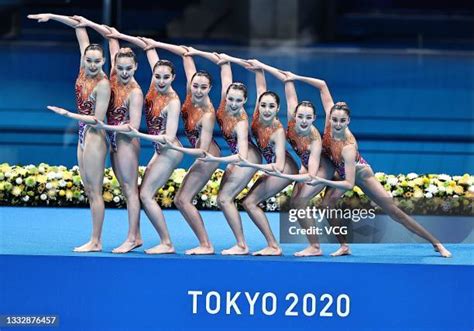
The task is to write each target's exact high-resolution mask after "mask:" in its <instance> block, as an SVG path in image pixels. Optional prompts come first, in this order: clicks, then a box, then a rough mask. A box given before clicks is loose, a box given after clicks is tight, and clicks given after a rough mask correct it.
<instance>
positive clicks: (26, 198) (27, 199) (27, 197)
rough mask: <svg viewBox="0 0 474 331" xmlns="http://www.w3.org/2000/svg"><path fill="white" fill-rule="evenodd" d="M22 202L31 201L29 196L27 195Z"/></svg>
mask: <svg viewBox="0 0 474 331" xmlns="http://www.w3.org/2000/svg"><path fill="white" fill-rule="evenodd" d="M21 200H23V201H25V202H28V201H29V200H30V197H29V196H28V195H25V196H24V197H23V198H22V199H21Z"/></svg>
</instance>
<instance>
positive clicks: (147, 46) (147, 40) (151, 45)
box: [137, 37, 156, 51]
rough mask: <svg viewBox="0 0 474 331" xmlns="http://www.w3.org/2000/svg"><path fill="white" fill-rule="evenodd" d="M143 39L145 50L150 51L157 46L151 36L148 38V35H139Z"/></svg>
mask: <svg viewBox="0 0 474 331" xmlns="http://www.w3.org/2000/svg"><path fill="white" fill-rule="evenodd" d="M137 38H138V39H140V40H141V41H143V42H144V43H145V47H143V50H144V51H149V50H150V49H153V48H156V47H155V45H154V43H155V41H154V40H153V39H151V38H146V37H137Z"/></svg>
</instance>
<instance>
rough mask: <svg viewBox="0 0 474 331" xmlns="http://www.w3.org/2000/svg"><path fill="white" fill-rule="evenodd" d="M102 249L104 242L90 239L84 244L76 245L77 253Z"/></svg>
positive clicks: (75, 250)
mask: <svg viewBox="0 0 474 331" xmlns="http://www.w3.org/2000/svg"><path fill="white" fill-rule="evenodd" d="M100 251H102V244H101V243H100V242H93V241H88V242H87V243H85V244H84V245H82V246H79V247H74V252H76V253H87V252H100Z"/></svg>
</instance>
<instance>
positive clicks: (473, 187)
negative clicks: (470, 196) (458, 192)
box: [467, 185, 474, 193]
mask: <svg viewBox="0 0 474 331" xmlns="http://www.w3.org/2000/svg"><path fill="white" fill-rule="evenodd" d="M467 190H468V191H469V192H471V193H474V185H471V186H469V188H468V189H467Z"/></svg>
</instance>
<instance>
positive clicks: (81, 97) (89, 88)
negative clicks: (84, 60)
mask: <svg viewBox="0 0 474 331" xmlns="http://www.w3.org/2000/svg"><path fill="white" fill-rule="evenodd" d="M104 78H105V79H107V76H106V75H104V74H99V75H97V76H96V77H88V76H87V75H86V73H85V71H84V69H83V68H81V70H80V71H79V75H78V76H77V79H76V85H75V92H76V105H77V112H78V113H79V114H81V115H91V116H93V115H95V105H96V100H95V97H94V95H93V93H92V92H93V91H94V88H95V87H96V86H97V84H98V83H99V82H100V81H101V80H102V79H104ZM87 128H88V126H87V124H86V123H84V122H82V121H80V122H79V132H78V133H79V145H80V146H81V148H84V142H85V137H86V132H87Z"/></svg>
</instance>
